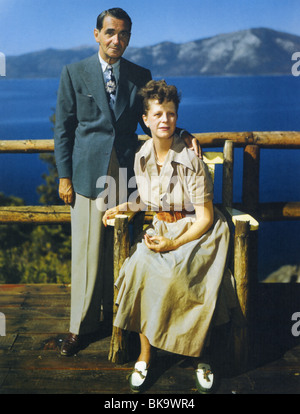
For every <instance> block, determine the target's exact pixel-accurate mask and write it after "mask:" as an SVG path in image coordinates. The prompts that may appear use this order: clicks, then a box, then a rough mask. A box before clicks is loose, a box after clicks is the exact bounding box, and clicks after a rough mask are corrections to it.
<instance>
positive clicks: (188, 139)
mask: <svg viewBox="0 0 300 414" xmlns="http://www.w3.org/2000/svg"><path fill="white" fill-rule="evenodd" d="M181 137H182V139H183V140H184V142H185V144H186V146H187V147H188V148H189V149H191V150H193V151H195V154H196V155H197V157H199V158H201V159H202V149H201V146H200V144H199V141H198V140H197V139H196V138H195V137H194V136H193V135H191V134H189V133H188V132H187V131H184V132H183V133H182V134H181Z"/></svg>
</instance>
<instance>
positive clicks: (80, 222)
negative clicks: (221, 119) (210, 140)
mask: <svg viewBox="0 0 300 414" xmlns="http://www.w3.org/2000/svg"><path fill="white" fill-rule="evenodd" d="M131 25H132V23H131V19H130V17H129V16H128V14H127V13H126V12H125V11H124V10H122V9H119V8H114V9H110V10H107V11H104V12H103V13H101V14H100V15H99V16H98V19H97V28H96V29H95V30H94V36H95V39H96V41H97V43H99V53H98V54H96V55H94V56H91V57H90V58H87V59H85V60H83V61H80V62H77V63H73V64H70V65H68V66H66V67H64V68H63V71H62V74H61V80H60V86H59V91H58V98H57V108H56V123H55V135H54V140H55V157H56V163H57V169H58V174H59V195H60V197H61V198H62V200H63V201H64V202H65V203H66V204H71V205H72V207H71V227H72V288H71V322H70V333H69V335H68V337H67V338H66V340H65V341H64V343H63V345H62V349H61V354H62V355H73V354H74V353H76V352H77V351H78V350H79V349H80V347H81V346H82V341H83V338H84V337H86V335H87V334H90V333H92V332H96V331H97V330H98V328H99V317H100V307H101V301H103V306H104V310H105V309H106V308H109V307H110V306H111V305H112V297H113V295H112V289H113V281H112V280H111V273H110V272H109V271H108V270H105V267H104V265H103V261H104V258H103V257H102V255H101V253H102V252H103V233H104V231H103V225H102V216H103V214H104V212H105V209H106V204H105V200H104V196H103V194H104V192H105V191H104V187H105V183H104V181H103V180H100V181H99V180H98V179H99V178H101V177H106V176H112V177H113V178H114V179H115V180H116V188H124V187H126V188H127V183H126V182H125V183H124V184H120V183H119V180H120V179H121V178H120V177H119V169H120V168H121V169H127V172H128V174H127V175H128V178H130V177H132V176H133V161H134V155H135V151H136V149H137V144H138V140H137V135H136V132H135V131H136V128H137V123H138V122H141V125H142V127H143V128H146V127H145V126H144V124H143V123H142V107H141V103H140V101H139V99H138V96H137V92H138V90H139V89H140V88H141V87H143V86H144V85H145V84H146V83H147V82H148V81H149V80H151V73H150V71H149V70H148V69H145V68H142V67H140V66H137V65H135V64H133V63H131V62H129V61H127V60H126V59H124V58H123V57H122V55H123V53H124V51H125V49H126V48H127V46H128V44H129V40H130V35H131ZM145 132H146V133H147V131H146V129H145ZM117 202H118V200H117ZM105 276H106V277H107V278H108V279H110V280H108V283H106V282H105V280H103V279H104V278H105ZM107 286H111V287H110V288H107Z"/></svg>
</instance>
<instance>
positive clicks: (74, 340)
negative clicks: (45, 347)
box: [60, 333, 81, 356]
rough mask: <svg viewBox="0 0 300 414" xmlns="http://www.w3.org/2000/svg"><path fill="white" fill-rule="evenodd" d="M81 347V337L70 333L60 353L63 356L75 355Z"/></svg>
mask: <svg viewBox="0 0 300 414" xmlns="http://www.w3.org/2000/svg"><path fill="white" fill-rule="evenodd" d="M80 346H81V341H80V336H79V335H75V334H72V333H69V335H68V336H67V337H66V339H65V340H64V341H63V343H62V346H61V350H60V353H61V355H63V356H72V355H75V354H76V353H77V352H78V351H79V350H80Z"/></svg>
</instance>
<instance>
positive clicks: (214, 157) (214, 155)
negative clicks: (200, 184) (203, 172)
mask: <svg viewBox="0 0 300 414" xmlns="http://www.w3.org/2000/svg"><path fill="white" fill-rule="evenodd" d="M203 161H204V162H205V164H206V165H207V167H208V170H209V172H210V175H211V178H212V180H213V182H214V181H215V169H216V165H217V164H223V163H224V154H223V152H204V153H203Z"/></svg>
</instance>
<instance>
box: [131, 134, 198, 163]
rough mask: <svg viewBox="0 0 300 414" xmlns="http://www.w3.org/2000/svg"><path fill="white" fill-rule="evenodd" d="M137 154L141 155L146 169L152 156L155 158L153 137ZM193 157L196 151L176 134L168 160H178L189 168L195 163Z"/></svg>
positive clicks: (177, 161)
mask: <svg viewBox="0 0 300 414" xmlns="http://www.w3.org/2000/svg"><path fill="white" fill-rule="evenodd" d="M137 155H139V159H140V166H141V169H142V171H144V170H145V167H146V164H147V162H148V161H149V160H150V158H151V159H154V147H153V140H152V138H151V139H149V140H148V141H146V142H145V143H144V145H143V146H142V148H141V149H140V151H139V152H138V154H137ZM151 155H152V157H151ZM192 157H194V153H193V152H192V151H191V150H189V149H188V148H187V147H186V145H185V142H184V141H183V139H182V138H180V137H179V136H178V135H177V134H175V135H174V140H173V144H172V146H171V148H170V150H169V154H168V161H169V162H176V163H178V164H182V165H184V166H185V167H187V168H190V169H193V165H192V163H191V158H192Z"/></svg>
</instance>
